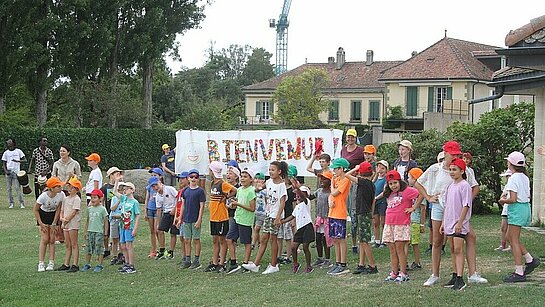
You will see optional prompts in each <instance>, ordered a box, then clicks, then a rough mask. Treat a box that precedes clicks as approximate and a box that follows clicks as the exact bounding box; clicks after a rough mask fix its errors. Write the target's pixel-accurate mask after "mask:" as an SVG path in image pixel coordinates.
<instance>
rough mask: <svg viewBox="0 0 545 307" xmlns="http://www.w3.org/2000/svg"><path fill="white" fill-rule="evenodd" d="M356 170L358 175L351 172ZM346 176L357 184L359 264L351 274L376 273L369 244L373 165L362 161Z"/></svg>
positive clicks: (372, 210)
mask: <svg viewBox="0 0 545 307" xmlns="http://www.w3.org/2000/svg"><path fill="white" fill-rule="evenodd" d="M355 172H358V173H359V174H358V177H354V176H353V175H352V174H353V173H355ZM345 176H346V178H348V179H350V181H352V182H354V183H356V184H357V185H358V187H357V190H356V216H357V217H356V221H357V223H356V233H357V234H358V238H359V241H360V246H359V256H360V259H359V264H358V267H357V268H356V270H355V271H354V273H353V274H377V273H378V269H377V266H376V264H375V257H373V250H372V249H371V246H369V243H368V242H370V240H371V226H372V225H371V223H372V222H371V220H372V216H373V212H374V211H375V185H374V184H373V182H372V181H371V178H373V166H372V165H371V163H369V162H368V161H363V162H362V163H360V164H359V165H357V166H356V167H355V168H354V169H352V170H350V171H349V172H348V173H346V174H345ZM366 257H367V259H369V266H367V267H366V266H365V258H366Z"/></svg>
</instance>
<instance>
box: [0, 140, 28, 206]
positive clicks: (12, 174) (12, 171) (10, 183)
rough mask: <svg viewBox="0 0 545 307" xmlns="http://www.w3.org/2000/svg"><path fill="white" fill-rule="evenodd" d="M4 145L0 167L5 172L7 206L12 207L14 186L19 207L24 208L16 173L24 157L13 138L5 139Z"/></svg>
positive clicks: (24, 159)
mask: <svg viewBox="0 0 545 307" xmlns="http://www.w3.org/2000/svg"><path fill="white" fill-rule="evenodd" d="M6 147H7V149H6V151H4V153H3V154H2V167H3V168H4V174H6V184H7V188H8V197H9V208H10V209H12V208H13V204H14V199H13V190H12V189H13V188H15V192H17V197H18V199H19V204H20V205H21V209H24V208H25V201H24V199H23V191H22V190H21V185H19V181H18V180H17V173H18V172H19V171H20V170H21V162H25V161H26V157H25V154H24V153H23V151H22V150H20V149H19V148H17V143H16V142H15V139H14V138H9V139H7V140H6Z"/></svg>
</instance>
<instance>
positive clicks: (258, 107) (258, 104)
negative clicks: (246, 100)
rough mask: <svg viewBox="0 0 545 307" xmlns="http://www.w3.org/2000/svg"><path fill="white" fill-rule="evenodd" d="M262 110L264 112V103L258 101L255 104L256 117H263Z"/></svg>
mask: <svg viewBox="0 0 545 307" xmlns="http://www.w3.org/2000/svg"><path fill="white" fill-rule="evenodd" d="M262 110H263V102H262V101H256V102H255V116H259V115H261V112H262Z"/></svg>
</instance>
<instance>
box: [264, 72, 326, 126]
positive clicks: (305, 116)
mask: <svg viewBox="0 0 545 307" xmlns="http://www.w3.org/2000/svg"><path fill="white" fill-rule="evenodd" d="M328 86H329V76H328V74H327V73H326V72H325V71H324V70H321V69H314V68H310V69H307V70H305V71H304V72H303V73H302V74H300V75H296V76H288V77H286V78H284V80H282V82H280V84H279V85H278V87H277V88H276V91H275V93H274V95H273V98H272V100H273V102H274V103H275V104H276V105H277V106H278V107H277V108H278V109H277V110H278V111H277V114H276V116H275V120H276V121H277V122H281V123H283V124H285V125H287V126H290V127H294V128H314V127H318V126H320V125H321V121H320V119H319V115H320V113H322V112H325V111H327V110H328V108H329V104H330V103H329V100H328V99H326V98H325V89H326V88H327V87H328Z"/></svg>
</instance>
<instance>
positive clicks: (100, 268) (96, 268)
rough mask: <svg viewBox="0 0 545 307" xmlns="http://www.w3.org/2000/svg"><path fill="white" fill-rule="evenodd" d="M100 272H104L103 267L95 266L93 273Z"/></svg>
mask: <svg viewBox="0 0 545 307" xmlns="http://www.w3.org/2000/svg"><path fill="white" fill-rule="evenodd" d="M102 270H104V267H103V266H102V265H100V264H97V266H96V267H95V269H94V270H93V272H95V273H98V272H101V271H102Z"/></svg>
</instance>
